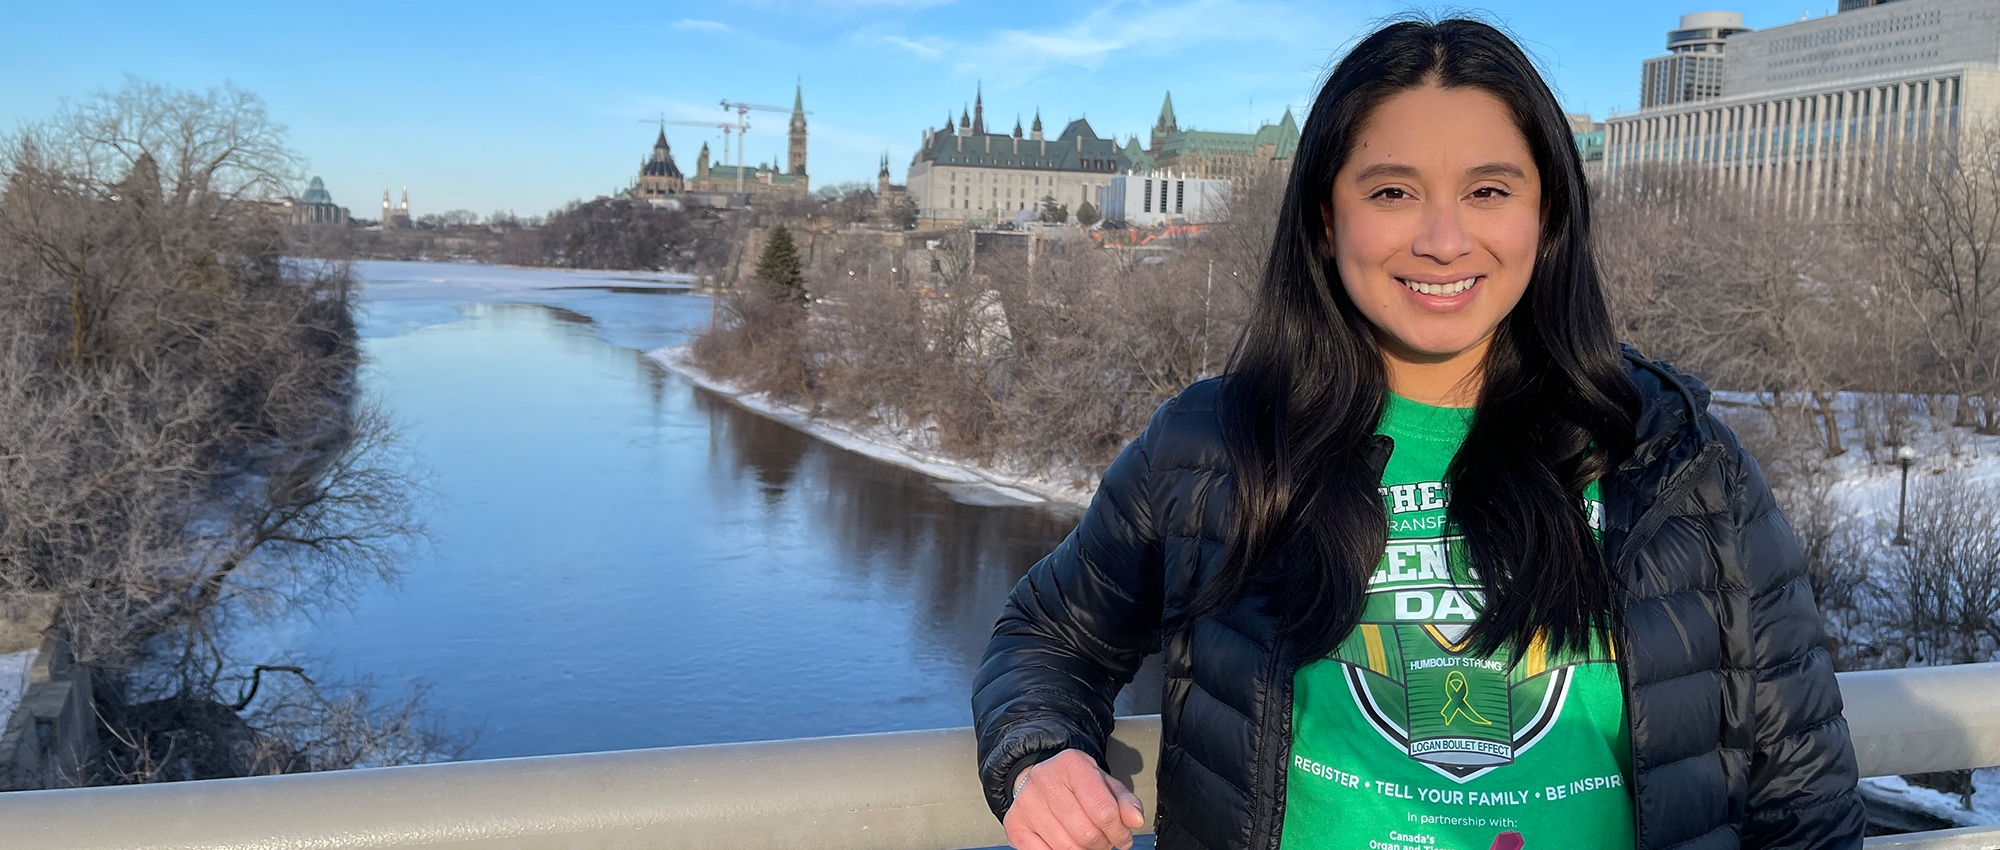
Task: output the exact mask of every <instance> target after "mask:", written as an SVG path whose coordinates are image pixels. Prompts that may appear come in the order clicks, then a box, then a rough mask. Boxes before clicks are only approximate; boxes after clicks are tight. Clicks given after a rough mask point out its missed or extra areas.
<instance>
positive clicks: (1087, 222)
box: [1076, 201, 1101, 227]
mask: <svg viewBox="0 0 2000 850" xmlns="http://www.w3.org/2000/svg"><path fill="white" fill-rule="evenodd" d="M1100 217H1101V215H1100V214H1099V213H1098V212H1097V207H1094V206H1091V204H1090V202H1089V201H1084V202H1083V205H1082V206H1079V207H1077V208H1076V223H1077V224H1081V225H1083V226H1084V227H1089V226H1091V225H1093V224H1096V223H1097V220H1098V219H1099V218H1100Z"/></svg>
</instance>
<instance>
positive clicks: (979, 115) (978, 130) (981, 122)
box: [972, 85, 986, 135]
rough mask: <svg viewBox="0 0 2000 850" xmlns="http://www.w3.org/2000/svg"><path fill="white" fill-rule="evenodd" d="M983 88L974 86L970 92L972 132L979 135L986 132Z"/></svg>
mask: <svg viewBox="0 0 2000 850" xmlns="http://www.w3.org/2000/svg"><path fill="white" fill-rule="evenodd" d="M984 89H985V86H979V85H976V86H975V87H974V88H973V90H972V132H973V135H979V134H983V133H985V132H986V93H985V91H984Z"/></svg>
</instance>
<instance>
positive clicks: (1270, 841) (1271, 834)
mask: <svg viewBox="0 0 2000 850" xmlns="http://www.w3.org/2000/svg"><path fill="white" fill-rule="evenodd" d="M1288 666H1290V665H1287V664H1286V663H1285V639H1284V638H1283V637H1281V636H1276V635H1274V636H1273V637H1272V638H1271V667H1270V669H1271V684H1270V695H1269V697H1268V698H1266V699H1265V701H1264V711H1263V715H1264V716H1263V717H1261V718H1258V719H1259V721H1260V722H1259V723H1258V730H1257V741H1258V750H1259V752H1258V756H1259V758H1258V764H1257V767H1258V769H1259V770H1261V771H1263V772H1264V774H1265V781H1266V782H1268V783H1269V787H1270V789H1271V793H1270V794H1268V795H1266V796H1267V797H1268V799H1266V800H1261V801H1259V802H1258V804H1257V818H1256V820H1257V822H1256V823H1255V824H1254V828H1253V829H1251V831H1250V846H1251V847H1255V846H1257V843H1258V842H1257V838H1258V837H1259V836H1262V837H1263V838H1264V841H1263V844H1264V847H1265V850H1278V842H1279V840H1280V838H1281V830H1280V829H1279V826H1280V818H1282V817H1283V816H1284V811H1285V775H1286V768H1287V766H1288V765H1287V764H1286V761H1287V758H1286V757H1287V756H1289V755H1290V754H1291V751H1292V741H1291V736H1290V735H1283V736H1280V735H1279V734H1278V730H1277V726H1278V720H1279V719H1280V718H1287V717H1289V716H1290V715H1291V711H1292V677H1291V676H1290V675H1289V674H1288V673H1287V671H1286V668H1287V667H1288ZM1281 737H1282V738H1283V739H1284V740H1279V739H1280V738H1281Z"/></svg>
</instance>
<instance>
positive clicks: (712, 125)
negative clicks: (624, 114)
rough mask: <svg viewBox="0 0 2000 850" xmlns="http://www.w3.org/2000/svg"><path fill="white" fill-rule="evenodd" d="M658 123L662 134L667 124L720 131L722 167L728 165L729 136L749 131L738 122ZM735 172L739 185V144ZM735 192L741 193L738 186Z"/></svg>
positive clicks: (741, 163)
mask: <svg viewBox="0 0 2000 850" xmlns="http://www.w3.org/2000/svg"><path fill="white" fill-rule="evenodd" d="M640 120H641V121H645V119H643V118H642V119H640ZM645 123H647V124H651V123H653V122H651V121H645ZM659 123H660V125H661V126H660V132H662V133H665V132H666V131H667V128H666V125H668V124H672V125H674V126H676V127H707V128H709V129H711V130H721V131H722V164H723V165H728V164H729V134H730V133H743V132H746V131H748V130H749V129H750V125H749V124H748V123H746V122H742V121H738V122H737V123H735V124H725V123H721V122H711V121H668V120H667V119H665V118H661V119H660V122H659ZM736 172H737V174H738V175H739V179H738V182H739V183H740V182H741V179H740V175H741V174H742V172H743V146H742V145H741V144H738V145H737V146H736ZM737 191H739V192H740V191H742V188H741V187H740V186H739V187H738V188H737Z"/></svg>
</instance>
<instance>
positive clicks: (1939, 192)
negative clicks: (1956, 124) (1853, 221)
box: [1862, 124, 2000, 433]
mask: <svg viewBox="0 0 2000 850" xmlns="http://www.w3.org/2000/svg"><path fill="white" fill-rule="evenodd" d="M1866 215H1867V217H1866V219H1865V221H1866V224H1867V226H1866V227H1864V228H1862V232H1863V233H1864V234H1865V236H1866V238H1867V239H1868V242H1869V245H1870V246H1871V247H1872V248H1874V249H1875V250H1874V253H1875V254H1876V255H1877V256H1878V257H1880V258H1882V259H1883V260H1884V266H1885V269H1886V271H1887V272H1888V274H1889V276H1890V278H1891V280H1890V283H1891V284H1892V285H1893V286H1894V287H1896V289H1897V291H1899V292H1900V294H1901V295H1902V296H1903V300H1904V301H1905V303H1906V304H1907V305H1908V307H1909V309H1910V310H1911V311H1912V313H1914V314H1915V315H1916V316H1917V317H1919V318H1920V320H1921V322H1922V328H1923V330H1924V334H1923V339H1924V342H1925V343H1926V344H1927V345H1928V347H1929V349H1930V353H1931V354H1932V355H1933V356H1934V359H1935V362H1936V363H1937V364H1938V365H1939V366H1941V367H1942V368H1943V370H1944V371H1945V373H1946V374H1947V375H1948V376H1949V379H1950V386H1949V387H1948V388H1947V389H1948V390H1949V391H1950V392H1952V393H1954V394H1956V395H1957V397H1958V408H1957V413H1956V417H1955V419H1956V421H1957V423H1958V424H1961V425H1966V424H1972V422H1973V421H1974V418H1975V411H1974V407H1975V404H1974V401H1975V399H1978V400H1982V401H1983V402H1984V404H1983V405H1981V407H1982V408H1983V417H1982V418H1981V419H1980V421H1979V425H1980V428H1981V430H1983V431H1985V432H1987V433H1993V432H1996V431H2000V405H1996V404H1995V403H1994V400H1995V398H1996V396H2000V125H1993V124H1985V125H1971V126H1968V127H1966V128H1964V129H1962V130H1961V131H1959V132H1958V133H1957V134H1945V135H1941V136H1940V137H1939V138H1938V139H1937V140H1936V141H1935V142H1933V143H1931V144H1928V145H1924V146H1913V147H1911V148H1910V149H1908V150H1907V151H1905V152H1903V153H1902V154H1900V155H1898V156H1897V157H1895V158H1894V159H1893V161H1891V162H1888V163H1886V164H1885V167H1884V168H1882V169H1881V176H1880V178H1879V179H1878V182H1877V187H1876V191H1875V194H1874V197H1873V198H1872V199H1871V202H1870V204H1869V205H1868V207H1867V214H1866Z"/></svg>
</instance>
